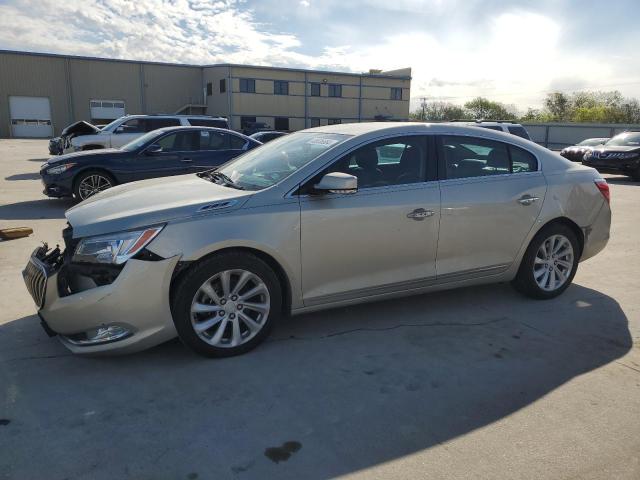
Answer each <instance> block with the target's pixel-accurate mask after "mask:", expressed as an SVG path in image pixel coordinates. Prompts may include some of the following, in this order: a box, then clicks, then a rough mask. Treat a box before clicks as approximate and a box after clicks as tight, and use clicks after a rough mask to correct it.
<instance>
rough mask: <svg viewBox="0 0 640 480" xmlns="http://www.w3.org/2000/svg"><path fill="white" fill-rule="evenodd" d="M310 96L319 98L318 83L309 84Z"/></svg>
mask: <svg viewBox="0 0 640 480" xmlns="http://www.w3.org/2000/svg"><path fill="white" fill-rule="evenodd" d="M311 96H312V97H319V96H320V84H319V83H312V84H311Z"/></svg>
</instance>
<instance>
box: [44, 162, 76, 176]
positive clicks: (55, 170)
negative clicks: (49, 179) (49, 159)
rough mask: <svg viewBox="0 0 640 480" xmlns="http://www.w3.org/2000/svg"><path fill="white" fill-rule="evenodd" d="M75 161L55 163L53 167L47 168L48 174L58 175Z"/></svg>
mask: <svg viewBox="0 0 640 480" xmlns="http://www.w3.org/2000/svg"><path fill="white" fill-rule="evenodd" d="M74 165H75V163H63V164H62V165H56V166H55V167H51V168H49V169H48V170H47V173H48V174H49V175H60V174H61V173H63V172H66V171H67V170H69V169H70V168H71V167H73V166H74Z"/></svg>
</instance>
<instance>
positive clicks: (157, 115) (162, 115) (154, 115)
mask: <svg viewBox="0 0 640 480" xmlns="http://www.w3.org/2000/svg"><path fill="white" fill-rule="evenodd" d="M120 118H127V119H128V118H200V119H202V120H224V121H225V122H226V121H228V120H227V118H225V117H212V116H211V115H171V114H170V113H151V114H144V113H135V114H132V115H124V116H122V117H120Z"/></svg>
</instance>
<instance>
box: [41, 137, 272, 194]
mask: <svg viewBox="0 0 640 480" xmlns="http://www.w3.org/2000/svg"><path fill="white" fill-rule="evenodd" d="M259 145H262V144H261V143H260V142H258V141H256V140H254V139H252V138H249V137H246V136H244V135H241V134H239V133H236V132H232V131H230V130H225V129H222V128H209V127H168V128H160V129H158V130H154V131H152V132H149V133H147V134H146V135H143V136H142V137H140V138H138V139H136V140H134V141H133V142H131V143H128V144H127V145H125V146H123V147H122V148H120V149H107V150H88V151H82V152H76V153H70V154H67V155H62V156H60V157H56V158H52V159H50V160H49V161H48V162H47V163H45V164H44V165H42V167H41V169H40V175H41V176H42V182H43V183H44V186H45V188H44V193H45V194H46V195H48V196H50V197H70V196H72V195H73V196H74V197H75V198H76V199H77V200H84V199H85V198H88V197H90V196H91V195H94V194H96V193H97V192H99V191H101V190H106V189H107V188H111V187H112V186H114V185H118V184H120V183H128V182H135V181H137V180H144V179H147V178H155V177H166V176H169V175H182V174H186V173H191V172H201V171H204V170H209V169H211V168H214V167H217V166H219V165H222V164H223V163H226V162H227V161H229V160H231V159H232V158H234V157H237V156H238V155H240V154H242V153H244V152H245V151H247V150H249V149H252V148H255V147H257V146H259Z"/></svg>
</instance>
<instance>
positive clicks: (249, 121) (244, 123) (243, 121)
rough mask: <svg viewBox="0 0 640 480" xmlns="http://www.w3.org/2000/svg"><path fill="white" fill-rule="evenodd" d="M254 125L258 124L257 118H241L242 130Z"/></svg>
mask: <svg viewBox="0 0 640 480" xmlns="http://www.w3.org/2000/svg"><path fill="white" fill-rule="evenodd" d="M254 123H256V117H240V128H241V129H243V130H244V129H245V128H249V126H250V125H253V124H254Z"/></svg>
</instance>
